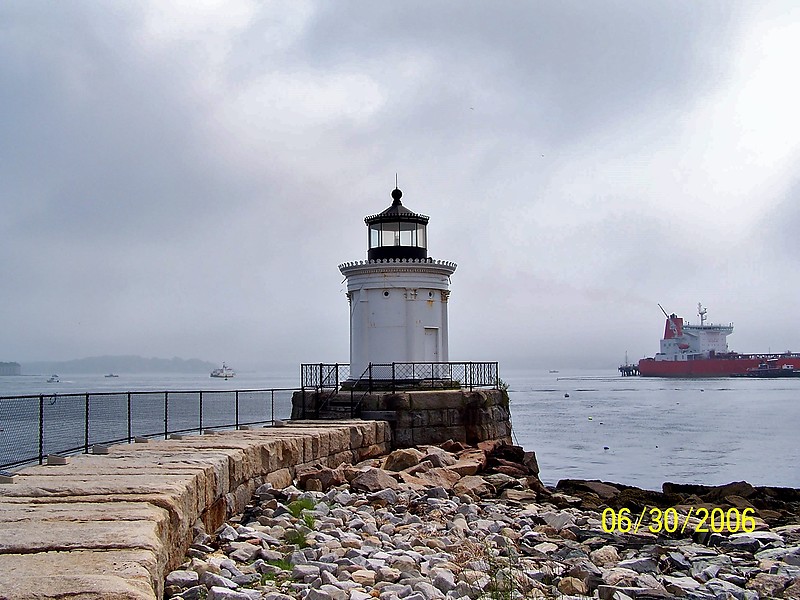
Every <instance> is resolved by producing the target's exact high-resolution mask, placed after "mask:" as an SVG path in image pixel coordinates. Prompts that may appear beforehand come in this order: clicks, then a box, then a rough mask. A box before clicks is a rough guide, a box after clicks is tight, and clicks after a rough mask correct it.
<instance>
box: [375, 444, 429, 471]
mask: <svg viewBox="0 0 800 600" xmlns="http://www.w3.org/2000/svg"><path fill="white" fill-rule="evenodd" d="M423 456H425V455H424V454H423V453H422V452H420V451H419V450H417V449H416V448H401V449H400V450H395V451H394V452H392V453H391V454H389V456H387V457H386V460H385V462H384V463H383V468H384V469H386V470H387V471H404V470H406V469H408V468H409V467H413V466H416V465H418V464H419V463H420V461H421V460H422V457H423Z"/></svg>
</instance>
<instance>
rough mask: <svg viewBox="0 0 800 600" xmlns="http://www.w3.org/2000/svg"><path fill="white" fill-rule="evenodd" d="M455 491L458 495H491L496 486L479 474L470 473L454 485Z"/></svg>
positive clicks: (473, 496)
mask: <svg viewBox="0 0 800 600" xmlns="http://www.w3.org/2000/svg"><path fill="white" fill-rule="evenodd" d="M453 491H454V492H455V493H456V494H458V495H462V494H464V495H467V496H470V497H472V498H476V499H477V498H482V497H484V496H491V495H493V494H494V493H495V489H494V487H492V486H491V485H490V484H489V483H487V482H486V481H485V480H484V479H483V477H480V476H478V475H468V476H467V477H462V478H461V480H460V481H459V482H458V483H456V484H455V485H454V486H453Z"/></svg>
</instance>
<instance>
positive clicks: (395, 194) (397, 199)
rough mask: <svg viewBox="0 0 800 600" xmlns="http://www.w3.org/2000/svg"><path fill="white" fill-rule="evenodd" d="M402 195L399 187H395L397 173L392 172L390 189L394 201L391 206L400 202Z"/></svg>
mask: <svg viewBox="0 0 800 600" xmlns="http://www.w3.org/2000/svg"><path fill="white" fill-rule="evenodd" d="M402 197H403V192H401V191H400V188H399V187H397V173H395V174H394V189H393V190H392V198H393V199H394V202H393V203H392V206H397V205H398V204H402V202H400V198H402Z"/></svg>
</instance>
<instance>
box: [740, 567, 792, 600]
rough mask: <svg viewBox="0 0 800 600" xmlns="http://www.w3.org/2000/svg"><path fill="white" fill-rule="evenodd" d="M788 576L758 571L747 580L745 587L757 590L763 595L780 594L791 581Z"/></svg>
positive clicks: (773, 595) (772, 595) (772, 596)
mask: <svg viewBox="0 0 800 600" xmlns="http://www.w3.org/2000/svg"><path fill="white" fill-rule="evenodd" d="M791 581H792V580H791V578H790V577H785V576H782V575H770V574H769V573H758V574H757V575H756V576H755V577H753V578H752V579H751V580H750V581H748V582H747V584H746V585H745V588H747V589H748V590H754V591H756V592H758V595H759V596H761V597H762V598H763V597H770V598H774V597H776V596H780V595H781V594H782V592H783V590H784V588H785V587H787V586H788V585H789V583H790V582H791Z"/></svg>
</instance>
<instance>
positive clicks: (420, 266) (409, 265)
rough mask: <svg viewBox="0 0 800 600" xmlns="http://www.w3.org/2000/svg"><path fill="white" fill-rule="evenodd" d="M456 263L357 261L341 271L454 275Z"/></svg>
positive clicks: (350, 272) (423, 260)
mask: <svg viewBox="0 0 800 600" xmlns="http://www.w3.org/2000/svg"><path fill="white" fill-rule="evenodd" d="M457 266H458V265H456V263H454V262H450V261H447V260H434V259H432V258H423V259H416V258H413V259H401V258H396V259H394V258H387V259H372V260H356V261H352V262H346V263H342V264H340V265H339V271H341V272H342V275H345V276H349V275H354V274H356V273H358V274H364V275H366V274H370V273H386V272H393V273H436V274H439V275H447V276H449V275H452V274H453V273H454V272H455V270H456V267H457Z"/></svg>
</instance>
